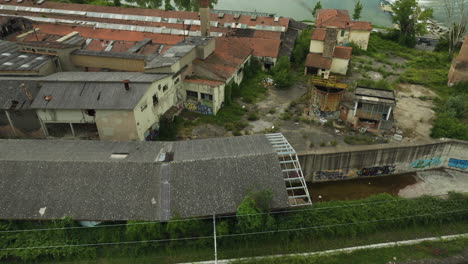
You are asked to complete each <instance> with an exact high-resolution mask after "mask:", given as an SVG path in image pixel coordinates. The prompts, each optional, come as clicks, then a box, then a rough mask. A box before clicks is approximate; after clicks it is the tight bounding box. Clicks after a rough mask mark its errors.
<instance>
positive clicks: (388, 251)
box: [234, 238, 468, 264]
mask: <svg viewBox="0 0 468 264" xmlns="http://www.w3.org/2000/svg"><path fill="white" fill-rule="evenodd" d="M467 247H468V239H463V238H460V239H456V240H450V241H430V242H429V241H428V242H423V243H420V244H416V245H409V246H399V247H389V248H379V249H364V250H358V251H354V252H351V253H339V254H334V255H322V256H294V257H277V258H266V259H256V260H246V261H237V262H234V263H237V264H240V263H244V264H248V263H258V264H283V263H284V264H315V263H316V264H342V263H372V264H388V263H394V262H395V261H398V262H402V261H414V260H422V259H433V258H444V257H450V256H454V255H457V254H460V253H462V252H464V251H465V250H466V248H467Z"/></svg>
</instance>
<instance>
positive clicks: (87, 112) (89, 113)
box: [86, 109, 96, 116]
mask: <svg viewBox="0 0 468 264" xmlns="http://www.w3.org/2000/svg"><path fill="white" fill-rule="evenodd" d="M86 114H87V115H89V116H96V110H94V109H87V110H86Z"/></svg>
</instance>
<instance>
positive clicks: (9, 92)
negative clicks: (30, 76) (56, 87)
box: [0, 80, 39, 110]
mask: <svg viewBox="0 0 468 264" xmlns="http://www.w3.org/2000/svg"><path fill="white" fill-rule="evenodd" d="M22 85H24V86H22ZM38 91H39V85H38V83H37V82H36V81H29V80H2V81H0V109H3V110H24V109H29V108H30V105H31V101H30V100H29V98H28V96H27V93H28V92H29V94H30V95H31V96H32V98H34V97H35V96H36V95H37V93H38Z"/></svg>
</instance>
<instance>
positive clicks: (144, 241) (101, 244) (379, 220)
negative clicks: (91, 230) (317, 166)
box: [0, 209, 468, 251]
mask: <svg viewBox="0 0 468 264" xmlns="http://www.w3.org/2000/svg"><path fill="white" fill-rule="evenodd" d="M464 211H468V209H461V210H453V211H445V212H438V213H426V214H420V215H411V216H401V217H394V218H387V219H376V220H368V221H361V222H355V223H343V224H333V225H320V226H309V227H300V228H292V229H279V230H272V231H260V232H251V233H240V234H230V235H219V236H217V237H218V238H223V237H237V236H251V235H260V234H271V233H280V232H296V231H301V230H307V229H320V228H330V227H339V226H348V225H358V224H365V223H376V222H383V221H393V220H400V219H408V218H415V217H422V216H431V215H441V214H450V213H458V212H464ZM208 238H210V239H211V238H213V236H199V237H186V238H173V239H160V240H141V241H128V242H109V243H94V244H77V245H57V246H37V247H23V248H2V249H0V251H11V250H30V249H46V248H67V247H89V246H109V245H128V244H140V243H156V242H168V241H181V240H196V239H208Z"/></svg>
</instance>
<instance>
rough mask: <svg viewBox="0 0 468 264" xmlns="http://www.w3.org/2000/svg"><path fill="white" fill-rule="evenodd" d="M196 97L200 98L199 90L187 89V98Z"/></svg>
mask: <svg viewBox="0 0 468 264" xmlns="http://www.w3.org/2000/svg"><path fill="white" fill-rule="evenodd" d="M189 97H191V98H195V99H197V100H198V93H197V92H193V91H187V98H189Z"/></svg>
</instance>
